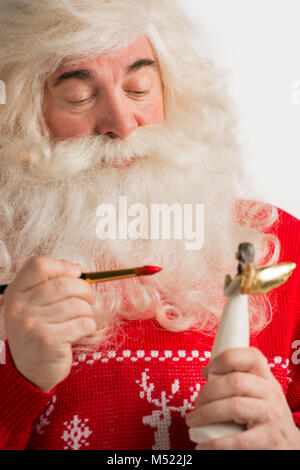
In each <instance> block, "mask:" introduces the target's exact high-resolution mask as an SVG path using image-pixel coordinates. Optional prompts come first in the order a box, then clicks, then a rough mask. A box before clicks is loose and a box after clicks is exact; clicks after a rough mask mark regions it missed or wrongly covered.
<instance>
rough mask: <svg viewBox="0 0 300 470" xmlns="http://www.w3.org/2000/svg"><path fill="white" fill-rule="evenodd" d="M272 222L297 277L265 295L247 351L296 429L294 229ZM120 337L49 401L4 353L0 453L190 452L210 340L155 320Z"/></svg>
mask: <svg viewBox="0 0 300 470" xmlns="http://www.w3.org/2000/svg"><path fill="white" fill-rule="evenodd" d="M279 222H280V223H279V224H278V225H277V226H275V227H274V228H273V232H274V233H276V234H277V235H278V237H279V239H280V241H281V244H282V250H281V255H280V260H279V261H295V262H296V263H297V269H296V270H295V271H294V274H293V276H292V277H291V278H290V279H289V280H288V281H287V283H286V284H285V285H283V286H281V287H280V288H278V289H276V290H274V291H273V292H272V293H271V294H270V299H271V301H272V303H273V305H276V307H274V313H273V319H272V322H271V323H270V324H269V325H268V326H267V327H266V328H265V329H264V330H263V331H262V332H261V333H260V334H259V335H258V336H256V337H251V341H250V343H251V345H252V346H256V347H258V348H259V349H260V350H261V351H262V352H263V353H264V355H265V356H266V358H267V360H268V363H269V366H270V367H271V370H272V372H273V373H274V375H275V377H276V378H277V380H278V381H279V382H280V384H281V386H282V388H283V390H284V392H285V394H286V397H287V400H288V403H289V406H290V408H291V410H292V412H293V416H294V420H295V422H296V424H297V425H298V426H299V427H300V368H299V367H297V365H298V363H299V362H300V289H299V286H300V221H299V220H298V219H295V218H294V217H292V216H290V215H289V214H287V213H285V212H283V211H280V219H279ZM297 286H298V287H297ZM275 302H276V303H275ZM124 329H125V333H126V334H124V336H123V338H124V342H123V344H122V345H121V346H120V347H119V348H116V349H112V350H111V351H108V352H106V353H104V352H103V351H99V352H98V353H97V354H91V355H90V356H86V355H81V356H79V358H78V360H77V361H74V364H73V367H72V370H71V373H70V375H69V376H68V377H67V379H66V380H64V381H63V382H62V383H60V384H59V385H58V386H57V387H56V388H55V389H54V390H52V391H51V392H50V393H44V392H42V391H41V390H39V389H38V388H37V387H36V386H34V385H33V384H31V383H30V382H29V381H27V380H26V379H25V378H24V377H23V376H22V375H21V374H20V373H19V372H18V371H17V370H16V368H15V366H14V363H13V361H12V358H11V355H10V352H9V348H8V347H7V345H6V348H7V349H6V364H5V365H1V366H0V367H1V369H0V448H1V449H25V448H27V449H81V450H86V449H111V450H122V449H124V450H128V449H136V450H137V449H162V450H167V449H178V450H180V449H193V448H194V447H195V444H194V443H192V442H191V441H190V440H189V437H188V429H187V426H186V424H185V421H184V417H185V414H186V413H187V412H188V411H189V410H191V409H192V408H193V402H194V400H195V398H196V396H197V394H198V391H199V390H200V388H201V387H202V386H203V385H204V383H205V379H204V378H203V377H202V375H201V370H202V367H204V366H205V365H207V363H208V361H209V358H210V353H211V349H212V342H213V339H212V338H209V337H206V336H204V335H202V334H201V333H195V332H182V333H171V332H168V331H165V330H164V329H162V328H161V327H160V326H159V325H158V324H157V323H156V321H154V320H145V321H128V322H126V323H125V326H124Z"/></svg>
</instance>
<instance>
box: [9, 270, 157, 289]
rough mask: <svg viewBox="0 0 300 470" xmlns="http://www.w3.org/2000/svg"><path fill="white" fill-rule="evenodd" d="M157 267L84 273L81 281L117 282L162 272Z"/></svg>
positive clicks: (90, 282)
mask: <svg viewBox="0 0 300 470" xmlns="http://www.w3.org/2000/svg"><path fill="white" fill-rule="evenodd" d="M161 270H162V268H159V267H157V266H141V267H138V268H129V269H116V270H114V271H100V272H94V273H82V274H81V276H79V279H83V280H84V281H86V282H88V283H89V284H94V283H96V282H106V281H115V280H117V279H126V278H129V277H138V276H149V275H152V274H155V273H158V272H159V271H161ZM7 286H8V284H4V285H2V286H0V294H3V293H4V291H5V289H6V287H7Z"/></svg>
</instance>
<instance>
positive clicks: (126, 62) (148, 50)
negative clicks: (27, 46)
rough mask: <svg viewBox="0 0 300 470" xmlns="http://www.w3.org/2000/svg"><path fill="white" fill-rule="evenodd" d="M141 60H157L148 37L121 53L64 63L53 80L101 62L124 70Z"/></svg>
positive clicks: (138, 40)
mask: <svg viewBox="0 0 300 470" xmlns="http://www.w3.org/2000/svg"><path fill="white" fill-rule="evenodd" d="M141 59H152V60H156V55H155V52H154V49H153V48H152V45H151V43H150V41H149V39H148V38H147V37H146V36H139V37H138V38H137V39H136V40H135V41H134V42H133V43H132V44H130V45H129V46H128V47H125V48H124V49H121V50H120V51H119V52H116V53H113V54H110V53H109V52H107V53H104V54H99V56H98V57H96V58H94V59H91V60H85V61H82V62H76V65H74V63H73V61H71V60H70V59H67V60H66V61H63V62H62V63H61V65H60V66H59V67H58V68H57V70H56V71H55V72H54V73H53V74H52V78H54V79H56V78H57V77H59V76H60V75H61V74H63V73H65V72H69V71H72V70H74V69H88V68H89V67H90V66H92V65H93V64H94V63H96V62H97V63H98V64H101V62H103V63H104V62H115V63H117V64H118V65H119V66H120V67H122V65H123V66H124V70H125V69H126V68H128V67H130V65H132V64H134V63H135V62H137V61H139V60H141Z"/></svg>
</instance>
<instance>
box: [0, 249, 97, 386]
mask: <svg viewBox="0 0 300 470" xmlns="http://www.w3.org/2000/svg"><path fill="white" fill-rule="evenodd" d="M83 271H84V268H81V267H80V266H78V265H73V264H72V263H69V262H68V261H64V260H59V261H58V260H54V259H50V258H46V257H33V258H31V259H30V260H29V262H28V263H27V264H26V265H25V266H24V267H23V269H22V270H21V271H20V272H19V273H18V274H17V276H16V277H15V279H14V280H13V282H12V283H11V284H10V285H9V286H8V287H7V289H6V291H5V293H4V301H5V302H4V315H5V322H6V329H7V337H8V344H9V348H10V352H11V355H12V358H13V360H14V363H15V366H16V368H17V369H18V370H19V372H20V373H21V374H22V375H23V376H24V377H25V378H27V379H28V380H29V381H31V382H32V383H33V384H35V385H36V386H37V387H39V388H40V389H41V390H43V391H46V392H49V391H51V390H52V389H53V388H54V387H55V386H56V385H57V384H58V383H59V382H61V381H62V380H64V379H65V378H66V377H67V376H68V374H69V372H70V369H71V366H72V349H71V345H72V343H74V342H76V341H78V340H80V339H81V338H83V337H85V336H90V335H93V334H94V333H95V332H96V329H97V325H96V322H95V320H94V312H93V307H92V305H93V302H94V296H93V292H92V289H91V286H90V285H89V284H88V283H87V282H85V281H84V280H82V279H78V278H79V276H80V274H81V272H83Z"/></svg>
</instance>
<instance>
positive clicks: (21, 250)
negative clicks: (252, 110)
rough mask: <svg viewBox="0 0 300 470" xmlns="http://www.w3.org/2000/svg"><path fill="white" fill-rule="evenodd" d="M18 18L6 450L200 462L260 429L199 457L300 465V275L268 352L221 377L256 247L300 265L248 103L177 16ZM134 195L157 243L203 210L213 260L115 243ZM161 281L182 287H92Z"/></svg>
mask: <svg viewBox="0 0 300 470" xmlns="http://www.w3.org/2000/svg"><path fill="white" fill-rule="evenodd" d="M0 8H1V14H0V79H1V80H2V81H3V82H4V83H5V85H6V104H5V105H2V106H1V107H0V158H1V169H0V182H1V185H0V216H1V226H0V261H1V272H0V277H1V279H0V282H1V284H9V287H8V288H7V289H6V291H5V294H4V296H3V308H2V314H1V317H0V318H1V322H2V323H1V331H2V339H3V340H5V341H6V364H4V365H2V366H1V369H0V377H1V380H0V398H1V399H0V423H1V424H0V445H1V446H2V448H5V449H25V448H28V449H193V448H194V446H195V445H194V444H193V443H192V442H191V441H190V440H189V437H188V428H189V427H193V426H194V427H195V426H201V425H205V424H210V423H217V422H227V421H235V422H238V423H243V424H244V426H245V430H244V431H243V432H240V433H237V434H235V435H233V436H229V437H226V438H222V439H215V440H212V441H209V442H206V443H203V444H201V445H199V446H198V448H212V449H250V448H251V449H300V433H299V429H298V427H297V425H298V426H299V425H300V393H299V371H298V370H297V368H296V362H297V361H293V360H292V359H291V357H292V354H293V352H295V351H294V349H295V347H294V345H295V341H296V340H297V331H298V336H299V320H300V296H299V295H300V294H299V288H297V287H296V285H297V280H298V285H299V279H300V272H299V270H298V269H297V270H296V271H295V274H294V276H293V278H292V279H291V280H289V281H288V282H287V284H286V285H284V286H282V287H280V288H279V289H277V290H276V293H272V294H270V295H266V296H259V297H252V298H251V303H250V306H249V313H250V329H251V347H249V348H242V349H239V350H229V351H227V352H225V353H223V354H222V355H220V356H219V357H218V358H216V359H214V360H213V361H211V362H210V364H209V368H210V369H211V368H213V371H214V374H218V377H216V378H215V379H214V381H213V383H212V382H209V383H206V380H205V376H206V375H205V372H203V374H204V376H202V368H203V366H206V365H207V364H208V362H209V357H210V352H211V348H212V343H213V339H214V335H215V332H216V328H217V326H218V323H219V320H220V316H221V313H222V309H223V305H224V301H225V299H224V296H223V284H224V277H225V275H226V274H227V273H233V272H234V271H235V270H236V262H235V260H234V253H235V251H236V248H237V246H238V244H239V243H241V242H245V241H246V242H249V243H252V244H253V246H254V248H255V253H256V262H257V265H266V264H272V263H275V262H278V261H294V262H296V263H297V260H299V259H300V249H299V246H300V244H299V236H300V235H299V234H300V224H299V221H298V220H296V219H295V218H293V217H292V216H290V215H289V214H287V213H285V212H283V211H281V210H279V209H277V208H276V207H273V206H270V205H268V204H264V203H262V202H260V200H259V195H257V194H256V193H255V191H253V189H252V188H251V186H250V184H249V183H248V182H247V178H246V176H245V175H244V172H243V167H242V162H241V159H240V149H239V147H238V145H237V143H236V138H235V113H234V105H233V103H232V102H231V100H230V99H229V97H228V96H227V92H226V86H225V84H224V78H223V76H222V74H221V73H220V72H219V71H218V70H217V68H216V67H215V66H214V65H213V64H212V63H211V62H209V61H207V60H206V59H204V58H203V57H201V56H200V54H199V53H197V52H195V50H194V49H193V47H192V45H193V40H194V37H195V34H196V29H195V27H194V26H193V25H192V24H191V23H190V22H189V21H188V20H187V18H186V17H185V16H184V15H183V13H182V12H181V10H180V9H179V8H178V6H177V5H176V2H175V1H174V0H161V1H159V2H157V1H156V0H126V2H124V1H123V0H110V1H109V0H108V1H105V0H85V1H84V2H81V1H79V0H51V1H48V0H30V1H29V0H26V1H25V0H1V5H0ZM125 197H126V203H127V204H128V206H130V207H136V206H135V205H136V204H138V205H139V207H141V206H142V207H143V208H145V211H143V217H141V221H140V223H141V225H143V223H144V224H146V225H147V223H148V226H150V224H151V222H152V221H151V220H150V219H151V214H152V212H151V208H152V207H153V205H155V204H164V205H165V206H166V205H167V207H169V208H172V207H174V205H176V207H180V208H184V207H187V205H189V206H190V207H197V205H199V204H200V205H201V207H203V208H204V217H203V221H202V222H203V227H202V230H203V234H204V242H203V246H201V249H197V250H188V249H187V246H186V241H187V240H186V238H185V237H184V236H182V237H181V238H180V237H178V236H177V237H176V236H174V237H169V239H166V238H165V237H162V236H161V237H152V238H151V234H150V235H149V234H148V235H147V236H142V235H143V234H142V233H139V231H138V230H137V232H138V233H139V236H137V234H136V233H135V236H120V232H117V236H115V235H116V233H114V236H110V234H107V233H106V234H102V235H103V236H102V235H101V233H100V235H99V206H102V207H103V205H106V206H107V205H110V207H113V208H114V214H115V217H116V219H117V221H119V222H120V219H121V218H122V217H123V214H122V213H121V212H122V211H121V206H120V198H125ZM106 206H105V207H106ZM133 216H134V210H132V211H131V212H130V213H129V219H130V217H133ZM146 219H147V220H146ZM175 225H176V224H175V223H173V225H172V230H173V232H175V231H176V230H175V229H176V227H175ZM143 226H145V225H143ZM102 227H104V224H102ZM184 229H185V227H184V220H183V221H182V233H183V234H184V233H185V231H184ZM172 230H171V232H172ZM100 232H101V230H100ZM104 235H105V236H104ZM123 235H124V234H123ZM131 235H132V233H131ZM297 243H298V244H297ZM146 264H152V265H157V266H161V267H162V268H163V270H162V271H161V272H160V273H158V274H156V275H154V276H147V277H138V278H134V279H122V280H118V281H111V282H106V283H101V284H94V285H92V286H91V285H90V284H88V283H87V282H85V281H84V280H82V279H80V278H79V276H80V275H81V273H82V272H86V271H89V272H90V271H104V270H110V269H119V268H129V267H134V266H142V265H146ZM297 329H298V330H297ZM293 348H294V349H293ZM266 359H267V360H266ZM297 374H298V375H297ZM297 377H298V381H297ZM297 384H298V385H297ZM190 410H193V411H192V412H191V413H189V411H190Z"/></svg>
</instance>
